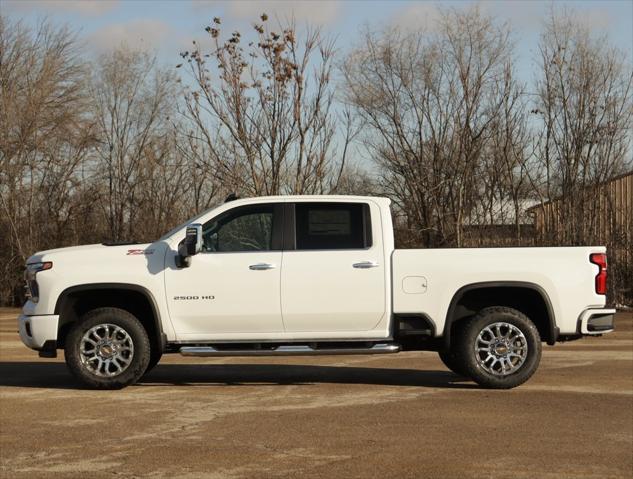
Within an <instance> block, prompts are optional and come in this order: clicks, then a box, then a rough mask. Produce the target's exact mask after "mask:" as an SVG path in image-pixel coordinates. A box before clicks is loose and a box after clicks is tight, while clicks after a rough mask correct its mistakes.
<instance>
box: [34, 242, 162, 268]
mask: <svg viewBox="0 0 633 479" xmlns="http://www.w3.org/2000/svg"><path fill="white" fill-rule="evenodd" d="M159 248H160V245H159V244H152V243H139V244H120V245H112V246H109V245H105V244H101V243H98V244H89V245H82V246H69V247H67V248H56V249H49V250H45V251H38V252H37V253H35V254H34V255H32V256H30V257H29V259H28V260H27V261H26V262H27V263H37V262H40V261H55V259H78V260H79V259H81V260H86V259H88V260H89V259H97V260H104V259H106V258H112V259H114V258H123V257H125V256H149V255H153V254H156V253H157V250H158V249H159Z"/></svg>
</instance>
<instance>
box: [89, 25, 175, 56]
mask: <svg viewBox="0 0 633 479" xmlns="http://www.w3.org/2000/svg"><path fill="white" fill-rule="evenodd" d="M172 36H173V32H172V28H171V27H170V26H169V25H167V24H166V23H165V22H162V21H160V20H135V21H131V22H127V23H115V24H112V25H108V26H106V27H103V28H101V29H100V30H97V31H96V32H94V33H92V34H91V35H90V36H89V37H88V42H89V44H90V45H91V46H92V47H93V48H94V49H95V50H96V51H97V52H98V53H102V52H105V51H109V50H112V49H113V48H116V47H118V46H119V45H121V44H122V43H124V44H126V45H127V46H129V47H130V48H133V49H147V50H159V49H160V48H161V47H162V46H164V42H165V40H166V39H167V38H168V37H172Z"/></svg>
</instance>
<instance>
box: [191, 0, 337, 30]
mask: <svg viewBox="0 0 633 479" xmlns="http://www.w3.org/2000/svg"><path fill="white" fill-rule="evenodd" d="M192 3H193V6H194V8H195V9H196V10H197V11H208V10H210V9H211V8H216V9H217V8H218V7H220V8H223V9H224V11H225V15H227V16H228V17H231V18H234V19H239V20H249V21H255V20H257V18H259V16H260V15H261V14H262V13H266V14H268V16H269V17H270V18H271V19H275V18H276V17H278V18H279V19H280V20H286V19H290V18H292V17H294V18H295V20H296V21H297V22H309V23H313V24H319V25H325V24H329V23H333V22H334V21H336V20H337V19H338V18H339V17H340V14H341V10H342V9H341V2H340V1H339V0H331V1H323V0H321V1H317V0H304V1H301V2H292V1H286V0H261V1H256V0H244V1H232V2H228V3H225V2H209V1H204V0H193V2H192Z"/></svg>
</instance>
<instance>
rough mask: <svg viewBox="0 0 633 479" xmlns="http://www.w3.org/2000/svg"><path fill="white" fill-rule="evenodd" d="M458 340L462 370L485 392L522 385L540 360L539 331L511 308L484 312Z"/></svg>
mask: <svg viewBox="0 0 633 479" xmlns="http://www.w3.org/2000/svg"><path fill="white" fill-rule="evenodd" d="M456 339H457V348H456V352H457V359H458V361H459V362H460V368H463V370H464V372H465V373H466V375H468V376H469V377H471V378H472V379H473V380H474V381H475V382H476V383H477V384H479V385H480V386H483V387H486V388H491V389H510V388H513V387H516V386H518V385H520V384H523V383H524V382H525V381H527V380H528V379H529V378H530V377H531V376H532V374H534V372H535V371H536V369H537V368H538V365H539V362H540V360H541V349H542V347H541V337H540V335H539V332H538V329H537V328H536V326H535V325H534V323H533V322H532V321H530V319H529V318H528V317H527V316H525V315H524V314H523V313H521V312H520V311H517V310H516V309H512V308H506V307H500V306H495V307H491V308H485V309H482V310H481V311H480V312H479V313H478V314H477V315H475V316H474V317H473V318H472V319H470V320H469V321H468V322H467V323H466V324H465V326H464V329H463V330H462V334H460V335H459V337H458V338H456Z"/></svg>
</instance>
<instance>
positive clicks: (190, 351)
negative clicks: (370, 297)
mask: <svg viewBox="0 0 633 479" xmlns="http://www.w3.org/2000/svg"><path fill="white" fill-rule="evenodd" d="M399 351H400V345H399V344H393V343H390V344H386V343H383V344H375V345H373V346H371V347H369V348H328V347H322V348H313V347H311V346H305V345H296V346H295V345H284V346H277V347H276V348H271V349H224V350H223V349H217V348H214V347H213V346H184V347H182V348H180V354H182V355H183V356H201V357H220V356H321V355H347V354H390V353H397V352H399Z"/></svg>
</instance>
